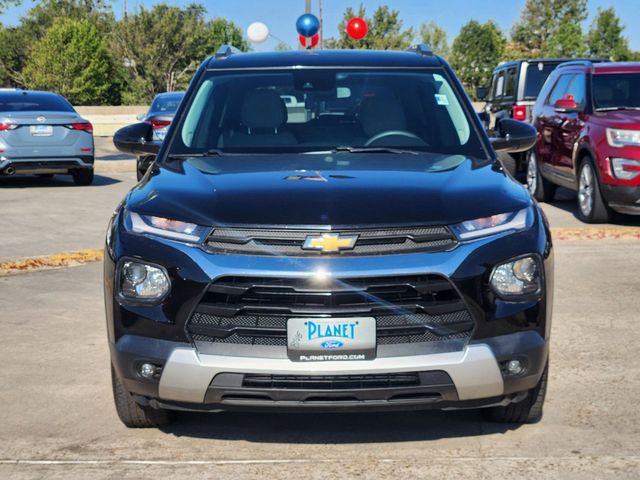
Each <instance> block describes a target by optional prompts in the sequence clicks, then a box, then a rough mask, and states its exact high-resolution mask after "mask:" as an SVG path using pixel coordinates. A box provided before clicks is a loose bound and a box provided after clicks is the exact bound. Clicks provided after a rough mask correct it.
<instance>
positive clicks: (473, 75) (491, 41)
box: [450, 20, 506, 94]
mask: <svg viewBox="0 0 640 480" xmlns="http://www.w3.org/2000/svg"><path fill="white" fill-rule="evenodd" d="M505 45H506V40H505V38H504V35H503V34H502V32H501V31H500V28H498V26H497V25H496V24H495V23H494V22H493V21H488V22H486V23H484V24H482V23H479V22H477V21H475V20H471V21H470V22H468V23H466V24H465V25H463V27H462V28H461V29H460V33H459V34H458V36H457V37H456V38H455V40H454V41H453V45H452V46H451V58H450V61H451V66H452V67H453V68H454V70H455V71H456V73H457V75H458V77H459V78H460V80H461V81H462V83H463V84H464V86H465V87H466V88H467V91H468V92H472V94H473V92H475V90H476V88H478V87H481V86H487V85H489V81H490V79H491V72H492V71H493V69H494V67H495V66H496V65H497V64H498V62H500V60H501V59H502V56H503V54H504V50H505Z"/></svg>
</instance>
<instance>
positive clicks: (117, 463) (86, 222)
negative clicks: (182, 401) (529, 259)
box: [0, 142, 640, 479]
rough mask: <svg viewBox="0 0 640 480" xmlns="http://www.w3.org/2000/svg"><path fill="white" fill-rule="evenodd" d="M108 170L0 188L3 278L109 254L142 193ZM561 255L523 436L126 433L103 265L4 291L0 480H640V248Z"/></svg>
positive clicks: (554, 213) (401, 421) (361, 423)
mask: <svg viewBox="0 0 640 480" xmlns="http://www.w3.org/2000/svg"><path fill="white" fill-rule="evenodd" d="M98 152H99V153H98V156H99V158H100V159H101V160H102V161H103V162H104V164H105V165H107V167H109V165H110V164H109V162H114V164H115V163H118V164H120V165H124V164H126V163H127V161H126V160H125V159H123V158H122V157H119V156H118V154H117V153H115V152H113V151H112V149H111V147H110V146H109V145H108V142H104V143H102V144H101V145H100V149H99V150H98ZM109 156H113V158H108V157H109ZM116 157H118V158H116ZM129 163H131V162H129ZM107 167H104V169H103V171H102V173H99V174H98V175H97V176H96V182H95V183H94V185H92V186H90V187H75V186H73V185H72V183H71V181H70V180H67V179H65V178H64V177H60V178H57V177H56V178H54V179H42V178H38V179H33V178H29V179H27V178H18V177H13V178H3V179H0V205H1V207H0V212H1V213H2V214H1V215H0V262H2V261H6V260H15V259H19V258H25V257H30V256H37V255H47V254H53V253H59V252H63V251H75V250H81V249H88V248H99V247H100V246H101V245H102V242H103V236H104V230H105V228H106V223H107V220H108V217H109V215H110V213H111V212H112V211H113V209H114V207H115V206H116V205H117V204H118V202H119V201H120V200H121V199H122V197H123V196H124V195H125V193H126V192H127V190H128V189H130V188H131V187H132V186H133V185H134V184H135V173H134V172H133V168H129V171H122V172H120V171H119V170H123V169H122V168H114V169H112V168H107ZM124 170H127V169H126V168H125V169H124ZM574 204H575V200H574V199H573V196H572V195H571V194H570V193H569V192H563V195H562V197H561V200H560V201H558V202H556V203H555V204H554V205H545V206H544V209H545V211H546V212H547V214H548V216H549V219H550V221H551V224H552V227H555V228H566V229H573V228H580V229H582V228H586V227H587V226H585V225H584V224H581V223H580V222H579V221H578V220H577V219H576V218H575V216H574V212H575V207H574ZM637 226H640V218H634V217H620V218H618V219H617V223H616V225H614V227H615V228H624V229H629V230H634V231H635V229H634V227H637ZM555 247H556V291H555V304H554V319H553V322H554V323H553V328H552V347H551V380H550V387H549V393H548V400H547V404H546V407H545V417H544V419H543V420H542V422H540V423H539V424H536V425H526V426H522V427H517V428H516V427H515V426H508V425H507V426H504V425H495V424H490V423H486V422H484V421H482V419H481V417H480V415H479V414H478V413H477V412H475V411H468V412H421V413H415V412H414V413H386V414H358V415H310V414H306V415H300V414H298V415H283V414H237V413H221V414H211V415H204V414H182V415H180V416H179V420H178V422H177V423H176V424H174V425H172V426H171V427H169V428H166V429H163V430H154V429H151V430H127V429H126V428H125V427H124V426H122V424H121V423H120V422H119V420H118V419H117V416H116V414H115V410H114V408H113V402H112V398H111V388H110V381H109V359H108V350H107V343H106V331H105V325H104V307H103V303H102V284H101V275H102V272H101V265H100V264H99V263H91V264H87V265H84V266H77V267H69V268H63V269H51V270H42V271H34V272H30V273H21V274H16V275H8V276H0V338H2V340H3V346H2V348H1V349H0V362H1V365H2V368H0V385H2V386H3V387H4V388H2V389H1V390H0V425H1V427H0V478H11V479H23V478H53V479H58V478H59V479H63V478H64V479H70V478H152V477H153V478H157V477H160V476H164V477H171V478H175V477H191V478H212V477H215V478H231V477H235V478H282V477H291V478H296V477H297V478H309V479H315V478H318V479H319V478H323V479H333V478H336V479H337V478H369V477H372V476H374V475H375V476H377V477H380V478H390V479H391V478H394V479H395V478H474V479H475V478H479V479H484V478H487V479H489V478H492V479H493V478H496V477H497V478H513V479H530V478H536V479H538V478H543V479H546V478H549V479H551V478H553V479H560V478H561V479H585V478H589V479H590V478H598V479H609V478H611V479H613V478H616V479H637V478H640V454H639V453H638V452H639V451H640V415H639V414H638V409H637V399H638V397H640V357H639V356H638V355H637V346H636V344H637V339H638V338H640V313H639V309H638V306H639V301H638V291H639V290H638V287H639V286H640V279H639V278H638V273H637V272H638V271H640V241H638V240H632V239H606V240H593V239H579V240H558V241H556V245H555Z"/></svg>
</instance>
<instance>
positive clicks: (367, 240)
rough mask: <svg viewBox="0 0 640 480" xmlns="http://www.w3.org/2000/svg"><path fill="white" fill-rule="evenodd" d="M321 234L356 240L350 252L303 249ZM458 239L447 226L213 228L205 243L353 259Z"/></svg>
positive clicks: (435, 247)
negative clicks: (308, 240)
mask: <svg viewBox="0 0 640 480" xmlns="http://www.w3.org/2000/svg"><path fill="white" fill-rule="evenodd" d="M323 233H332V234H340V235H343V236H349V237H352V236H355V237H357V239H356V242H355V245H354V246H353V248H351V249H347V250H341V251H340V252H333V253H323V252H320V251H318V250H305V249H303V248H302V247H303V245H304V242H305V240H306V238H307V237H308V236H310V235H311V236H318V235H321V234H323ZM456 244H457V240H456V238H455V236H454V235H453V234H452V233H451V231H450V230H449V228H448V227H445V226H434V227H409V228H386V229H363V230H308V229H307V230H304V229H243V228H227V227H222V228H216V229H215V230H214V231H213V232H212V233H211V235H210V236H209V238H208V239H207V241H206V243H205V247H206V248H207V249H208V250H209V251H212V252H215V253H225V254H240V255H283V256H293V257H300V256H323V257H326V256H332V255H333V256H356V255H389V254H394V253H396V254H398V253H415V252H435V251H444V250H450V249H452V248H453V247H455V246H456Z"/></svg>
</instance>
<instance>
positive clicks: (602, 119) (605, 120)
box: [594, 110, 640, 130]
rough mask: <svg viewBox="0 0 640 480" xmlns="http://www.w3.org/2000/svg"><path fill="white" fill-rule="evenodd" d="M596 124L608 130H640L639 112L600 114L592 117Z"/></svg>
mask: <svg viewBox="0 0 640 480" xmlns="http://www.w3.org/2000/svg"><path fill="white" fill-rule="evenodd" d="M594 117H595V119H596V122H597V123H600V124H601V125H603V126H605V127H610V128H628V129H631V130H640V110H619V111H613V112H600V113H597V114H595V115H594Z"/></svg>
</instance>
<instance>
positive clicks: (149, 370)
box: [138, 363, 156, 378]
mask: <svg viewBox="0 0 640 480" xmlns="http://www.w3.org/2000/svg"><path fill="white" fill-rule="evenodd" d="M138 372H139V373H140V375H142V376H143V377H144V378H153V376H154V375H155V373H156V366H155V365H154V364H153V363H142V364H141V365H140V366H139V367H138Z"/></svg>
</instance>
